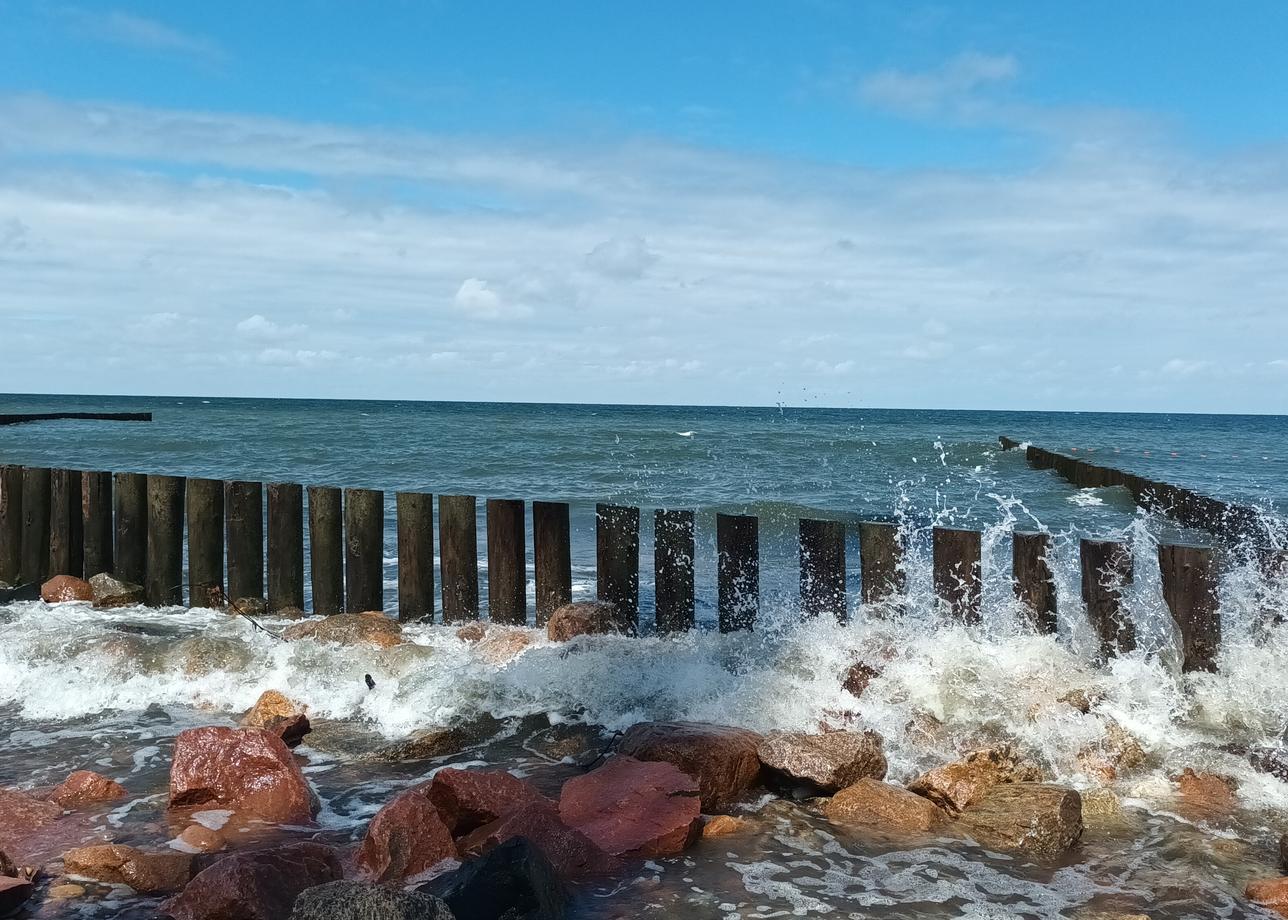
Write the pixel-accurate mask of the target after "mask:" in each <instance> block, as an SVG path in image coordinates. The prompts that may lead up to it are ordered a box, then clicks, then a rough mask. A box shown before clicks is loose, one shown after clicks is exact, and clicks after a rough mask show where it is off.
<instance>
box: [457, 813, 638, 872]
mask: <svg viewBox="0 0 1288 920" xmlns="http://www.w3.org/2000/svg"><path fill="white" fill-rule="evenodd" d="M516 837H523V838H526V839H527V840H528V842H530V843H531V844H532V845H533V846H535V847H536V848H537V849H539V850H540V851H541V852H542V853H543V854H544V855H545V857H546V859H548V860H550V864H551V865H552V866H554V868H555V871H556V872H558V873H559V875H560V877H561V878H565V879H585V878H592V877H595V876H602V875H611V874H612V873H613V872H615V871H617V869H618V868H619V863H618V862H617V860H616V859H614V858H613V857H612V856H609V855H608V854H607V853H605V852H604V851H603V850H602V849H600V848H599V846H597V845H596V844H595V842H594V841H593V840H591V839H590V838H589V837H587V836H586V835H585V834H583V833H582V832H581V831H578V830H574V829H573V828H570V827H568V826H567V825H566V824H564V823H563V821H562V820H560V818H559V813H558V812H557V811H556V810H555V808H554V806H553V805H551V804H549V803H546V802H533V803H530V804H528V805H524V806H523V807H522V808H520V809H519V810H518V811H515V812H512V813H510V814H508V815H506V816H505V817H503V818H500V819H498V820H496V821H492V822H491V823H489V824H484V825H483V826H482V827H480V828H478V829H477V830H474V831H472V832H470V833H469V834H467V835H465V836H464V837H462V838H461V839H460V840H458V841H457V847H458V848H459V850H460V852H461V855H462V856H465V857H477V856H482V855H484V854H486V853H488V852H490V851H491V850H492V849H494V848H495V847H497V846H499V845H500V844H502V843H505V842H506V841H507V840H513V839H514V838H516Z"/></svg>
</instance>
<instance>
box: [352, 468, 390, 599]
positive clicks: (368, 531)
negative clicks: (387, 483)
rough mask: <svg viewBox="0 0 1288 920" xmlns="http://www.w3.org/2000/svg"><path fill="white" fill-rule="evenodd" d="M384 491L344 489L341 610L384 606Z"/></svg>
mask: <svg viewBox="0 0 1288 920" xmlns="http://www.w3.org/2000/svg"><path fill="white" fill-rule="evenodd" d="M384 565H385V493H384V492H378V491H376V490H374V489H345V490H344V609H345V610H348V611H349V612H350V613H362V612H364V611H367V610H383V609H384V606H385V585H384V577H385V576H384Z"/></svg>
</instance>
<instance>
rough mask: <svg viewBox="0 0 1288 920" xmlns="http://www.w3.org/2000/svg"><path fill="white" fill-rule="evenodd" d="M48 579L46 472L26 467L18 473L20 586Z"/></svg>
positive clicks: (36, 467) (47, 489) (47, 476)
mask: <svg viewBox="0 0 1288 920" xmlns="http://www.w3.org/2000/svg"><path fill="white" fill-rule="evenodd" d="M48 578H49V470H48V469H46V468H45V467H40V466H29V467H26V468H24V469H23V471H22V572H21V573H20V577H19V580H20V581H21V582H22V583H23V584H34V585H42V584H44V583H45V581H47V580H48Z"/></svg>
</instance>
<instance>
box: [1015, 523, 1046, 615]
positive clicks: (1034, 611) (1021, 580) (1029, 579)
mask: <svg viewBox="0 0 1288 920" xmlns="http://www.w3.org/2000/svg"><path fill="white" fill-rule="evenodd" d="M1011 540H1012V546H1011V578H1012V580H1013V581H1014V584H1015V596H1016V598H1018V599H1019V601H1020V603H1021V604H1022V605H1023V606H1024V608H1025V610H1027V611H1028V615H1029V622H1030V623H1032V625H1033V628H1034V629H1036V630H1037V631H1038V632H1039V633H1042V634H1044V635H1051V634H1054V633H1055V631H1056V595H1055V579H1054V578H1052V576H1051V563H1050V559H1049V556H1048V554H1049V553H1050V552H1051V535H1050V534H1047V533H1032V532H1029V531H1021V530H1017V531H1015V532H1014V533H1013V534H1012V535H1011Z"/></svg>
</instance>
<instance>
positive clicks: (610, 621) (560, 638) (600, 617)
mask: <svg viewBox="0 0 1288 920" xmlns="http://www.w3.org/2000/svg"><path fill="white" fill-rule="evenodd" d="M625 631H626V630H624V629H622V624H621V622H620V617H619V616H618V614H617V607H616V606H614V605H613V604H610V603H608V602H607V601H577V602H575V603H572V604H564V605H563V606H562V607H559V608H557V609H556V610H555V612H554V613H552V614H550V619H549V620H548V621H547V622H546V635H547V636H548V637H549V638H550V641H551V642H567V641H568V640H569V639H574V638H576V637H577V636H599V635H604V634H606V633H618V632H625Z"/></svg>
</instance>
